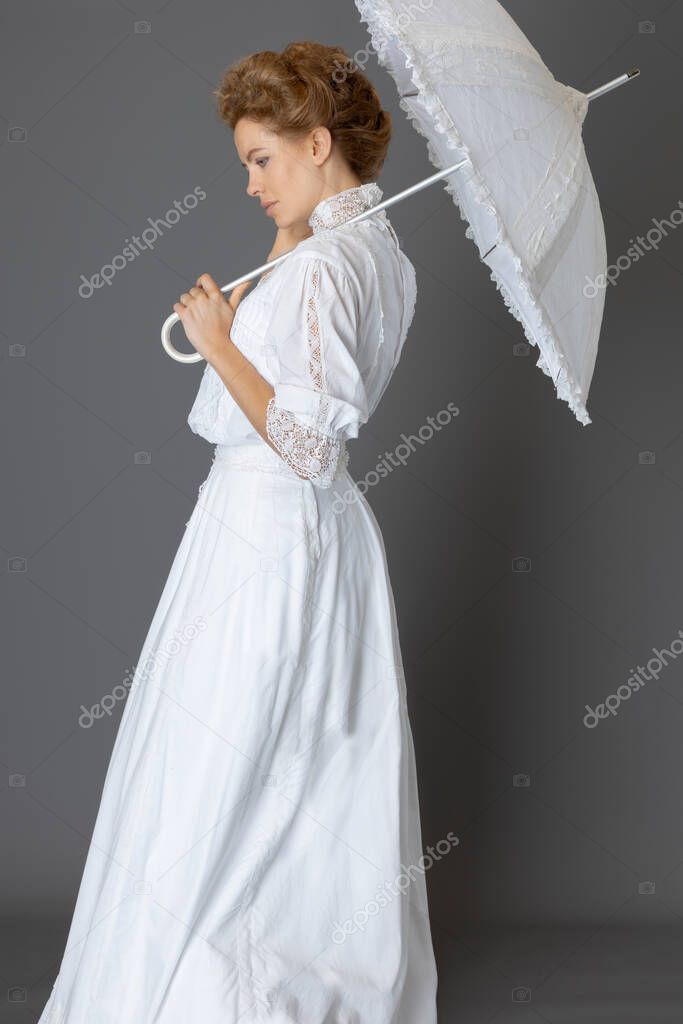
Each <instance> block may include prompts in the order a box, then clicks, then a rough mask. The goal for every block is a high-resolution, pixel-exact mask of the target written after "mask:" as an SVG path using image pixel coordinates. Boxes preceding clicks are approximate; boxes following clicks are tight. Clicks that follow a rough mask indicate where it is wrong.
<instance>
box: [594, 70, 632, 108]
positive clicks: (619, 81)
mask: <svg viewBox="0 0 683 1024" xmlns="http://www.w3.org/2000/svg"><path fill="white" fill-rule="evenodd" d="M639 74H640V68H631V70H630V71H627V72H626V74H624V75H619V77H618V78H613V79H612V81H611V82H605V84H604V85H601V86H600V87H599V88H598V89H593V91H592V92H588V93H586V95H587V97H588V99H589V100H595V99H597V98H598V96H604V95H605V93H606V92H611V91H612V89H617V88H618V87H619V86H620V85H624V84H625V83H626V82H630V81H631V79H632V78H637V77H638V75H639Z"/></svg>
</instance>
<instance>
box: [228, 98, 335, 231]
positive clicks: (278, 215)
mask: <svg viewBox="0 0 683 1024" xmlns="http://www.w3.org/2000/svg"><path fill="white" fill-rule="evenodd" d="M322 132H323V135H322V136H321V132H320V130H318V129H315V130H314V131H313V132H312V133H310V134H309V135H308V136H306V137H305V138H304V139H301V140H296V141H290V140H288V139H285V138H284V137H282V136H279V135H277V134H275V132H273V131H271V130H270V129H269V128H267V127H266V126H265V125H262V124H261V123H260V122H258V121H251V120H249V119H248V118H246V117H243V118H240V120H239V121H238V122H237V124H236V125H235V130H234V133H233V135H234V142H235V146H236V148H237V153H238V155H239V159H240V163H241V164H242V165H243V166H244V167H246V169H247V172H248V174H249V181H248V183H247V193H248V194H249V195H250V196H255V197H256V198H257V199H258V200H259V201H260V202H261V204H262V205H267V204H268V203H271V204H273V205H272V206H271V207H270V212H268V209H264V211H263V212H264V214H265V215H266V216H269V217H271V218H272V219H273V221H274V222H275V224H276V225H277V226H278V228H289V227H294V226H297V225H301V224H305V223H306V222H307V221H308V218H309V217H310V215H311V213H312V211H313V208H314V207H315V206H316V204H317V203H318V202H319V201H320V197H321V195H322V193H323V191H324V189H325V184H326V181H325V175H324V173H323V171H322V168H321V166H320V162H321V157H322V159H324V158H325V156H326V155H327V154H326V152H325V148H326V147H327V151H328V152H329V143H328V141H327V139H326V138H325V135H329V132H326V130H325V129H322Z"/></svg>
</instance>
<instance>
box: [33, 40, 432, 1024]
mask: <svg viewBox="0 0 683 1024" xmlns="http://www.w3.org/2000/svg"><path fill="white" fill-rule="evenodd" d="M340 67H348V56H347V54H346V53H345V52H344V51H343V50H340V49H338V48H334V47H327V46H322V45H319V44H315V43H295V44H291V45H290V46H288V47H287V48H286V49H285V50H284V51H283V52H282V53H280V54H278V53H274V52H270V51H266V52H263V53H257V54H253V55H251V56H249V57H247V58H245V59H244V60H242V61H241V62H239V63H237V64H236V65H235V66H233V67H232V68H230V69H229V70H228V71H227V72H226V74H225V76H224V79H223V82H222V84H221V88H220V89H219V90H218V91H217V95H218V100H219V109H220V113H221V116H222V118H223V119H224V120H225V121H226V122H227V124H229V125H230V127H231V128H232V129H233V132H234V142H235V145H236V148H237V152H238V155H239V159H240V162H241V163H242V164H243V165H244V166H245V168H246V170H247V172H248V189H247V191H248V194H249V195H250V196H252V197H254V198H255V199H257V200H258V201H259V202H260V203H261V205H262V206H264V207H265V208H266V214H267V215H268V216H270V217H272V218H273V220H274V222H275V224H276V225H277V227H278V234H277V238H276V243H275V246H274V249H273V252H272V253H271V256H276V255H278V253H279V252H280V251H285V250H287V249H290V248H291V249H293V252H292V253H291V255H290V256H288V258H287V259H286V260H284V261H283V262H282V263H281V264H279V265H278V266H277V267H275V268H273V269H272V270H270V271H268V272H267V273H266V274H265V275H263V276H262V278H261V280H260V281H259V282H258V285H257V286H256V287H255V288H254V289H252V290H251V292H250V293H249V294H248V295H247V296H246V297H244V298H242V294H243V292H244V288H242V289H240V290H239V293H238V291H237V290H236V291H235V292H233V294H232V295H231V296H230V302H229V303H228V302H227V301H226V299H225V298H224V296H223V295H222V293H221V292H220V290H219V289H218V286H217V284H216V282H215V281H214V279H213V278H212V277H211V276H210V275H208V274H202V276H201V277H200V278H199V280H198V281H197V284H196V286H195V287H193V288H190V290H189V292H186V293H183V294H182V295H181V297H180V301H179V302H177V303H176V304H175V305H174V306H173V308H174V309H175V310H176V312H177V313H178V314H179V316H180V319H181V321H182V324H183V327H184V330H185V333H186V335H187V337H188V339H189V340H190V341H191V343H192V344H193V345H194V346H195V348H196V349H197V350H198V351H199V352H200V353H201V354H202V355H203V356H204V358H205V359H206V368H205V371H204V376H203V378H202V381H201V385H200V388H199V392H198V394H197V398H196V400H195V402H194V405H193V406H192V409H191V411H190V415H189V420H188V422H189V424H190V426H191V428H192V430H193V431H194V432H196V433H197V434H200V435H201V436H203V437H204V438H206V439H207V440H208V441H211V442H213V443H214V444H215V445H216V448H215V455H214V461H213V465H212V467H211V471H210V472H209V475H208V477H207V479H206V480H205V481H204V483H203V484H202V486H201V488H200V496H201V498H199V497H198V500H197V504H196V505H195V507H194V510H193V512H192V515H191V517H190V520H189V522H188V523H187V524H186V530H185V534H184V536H183V539H182V542H181V544H180V546H179V549H178V551H177V554H176V556H175V559H174V562H173V565H172V567H171V570H170V575H169V577H168V580H167V582H166V585H165V588H164V591H163V593H162V596H161V599H160V602H159V606H158V608H157V610H156V613H155V615H154V618H153V620H152V624H151V626H150V629H149V633H148V636H147V638H146V640H145V644H144V646H143V651H142V654H141V658H140V664H139V665H138V667H137V668H136V672H135V676H134V679H133V683H132V687H131V692H130V694H129V696H128V700H127V703H126V706H125V709H124V713H123V716H122V719H121V724H120V727H119V731H118V734H117V738H116V743H115V745H114V750H113V753H112V757H111V761H110V764H109V768H108V772H107V777H106V780H105V785H104V789H103V794H102V800H101V804H100V808H99V812H98V817H97V822H96V826H95V830H94V834H93V840H92V844H91V847H90V850H89V853H88V858H87V861H86V866H85V871H84V875H83V879H82V882H81V887H80V890H79V894H78V901H77V904H76V909H75V913H74V917H73V921H72V924H71V930H70V933H69V938H68V943H67V950H66V952H65V954H64V958H63V960H62V964H61V969H60V972H59V976H58V978H57V981H56V983H55V986H54V989H53V992H52V995H51V998H50V1001H49V1002H48V1004H47V1006H46V1008H45V1010H44V1012H43V1016H42V1017H41V1019H40V1022H39V1024H48V1022H49V1024H55V1022H57V1021H59V1022H62V1024H189V1022H197V1024H200V1022H201V1024H234V1022H235V1024H236V1022H238V1021H239V1022H243V1024H256V1022H259V1024H261V1022H264V1024H265V1022H268V1024H435V1021H436V1008H435V994H436V971H435V965H434V956H433V950H432V943H431V937H430V930H429V919H428V908H427V899H426V886H425V880H424V866H422V868H420V865H421V863H422V862H421V859H420V858H421V856H422V850H421V836H420V818H419V807H418V793H417V786H416V778H415V757H414V750H413V742H412V736H411V731H410V724H409V720H408V713H407V707H406V690H405V683H404V678H403V670H402V661H401V651H400V647H399V641H398V633H397V627H396V617H395V609H394V602H393V595H392V590H391V586H390V582H389V577H388V572H387V565H386V559H385V552H384V546H383V542H382V537H381V534H380V530H379V527H378V525H377V522H376V520H375V518H374V516H373V514H372V512H371V510H370V506H369V505H368V503H367V501H366V500H365V498H364V497H363V496H362V495H361V493H360V491H359V489H358V487H357V486H356V484H355V483H354V481H353V479H352V477H351V476H350V474H349V471H348V468H347V462H348V453H347V450H346V441H347V439H349V438H353V437H356V436H357V435H358V431H359V428H360V426H361V425H362V424H363V423H366V422H367V420H368V419H369V417H370V416H371V415H372V413H373V411H374V409H375V408H376V406H377V404H378V402H379V400H380V398H381V396H382V394H383V392H384V390H385V388H386V386H387V384H388V382H389V380H390V378H391V375H392V372H393V370H394V369H395V367H396V364H397V363H398V359H399V357H400V354H401V349H402V346H403V343H404V340H405V337H406V333H407V331H408V327H409V326H410V322H411V320H412V316H413V310H414V302H415V272H414V269H413V267H412V264H411V263H410V262H409V260H408V259H407V258H406V256H405V255H404V254H403V253H402V252H401V250H400V248H399V243H398V240H397V238H396V235H395V233H394V231H393V229H392V227H391V225H390V223H389V221H388V219H387V217H386V214H385V213H384V212H383V211H380V212H379V213H377V214H373V215H372V216H370V217H369V218H368V219H366V220H365V221H363V222H362V223H360V224H356V225H349V226H342V227H338V225H340V224H341V223H342V222H343V221H344V220H346V219H348V218H349V217H351V216H353V215H354V214H356V213H360V212H361V211H362V210H365V209H367V208H368V207H370V206H374V205H376V204H377V203H378V202H379V201H380V199H381V197H382V191H381V189H380V188H379V187H378V186H377V184H376V183H375V181H374V180H373V179H374V177H375V175H376V173H377V171H378V170H379V168H380V167H381V166H382V163H383V161H384V157H385V154H386V150H387V147H388V144H389V138H390V134H391V121H390V117H389V115H388V114H387V113H386V112H385V111H383V110H382V108H381V105H380V102H379V99H378V97H377V94H376V92H375V90H374V89H373V87H372V85H371V84H370V82H369V81H368V79H367V78H366V77H365V76H364V75H363V74H362V73H361V72H360V71H354V72H353V73H346V74H345V75H340V74H338V68H340ZM240 300H241V301H240Z"/></svg>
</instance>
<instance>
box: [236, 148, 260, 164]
mask: <svg viewBox="0 0 683 1024" xmlns="http://www.w3.org/2000/svg"><path fill="white" fill-rule="evenodd" d="M265 148H266V147H265V146H254V147H253V148H252V149H250V150H249V152H248V153H247V160H248V159H249V157H250V156H251V154H252V153H258V151H259V149H265ZM240 162H241V161H240ZM246 166H247V165H246V164H242V167H246Z"/></svg>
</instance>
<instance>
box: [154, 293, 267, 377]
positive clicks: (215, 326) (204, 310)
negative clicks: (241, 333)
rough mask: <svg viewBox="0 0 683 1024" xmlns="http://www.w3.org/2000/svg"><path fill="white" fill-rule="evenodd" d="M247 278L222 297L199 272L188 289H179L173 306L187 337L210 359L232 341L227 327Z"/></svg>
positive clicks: (200, 352) (209, 360)
mask: <svg viewBox="0 0 683 1024" xmlns="http://www.w3.org/2000/svg"><path fill="white" fill-rule="evenodd" d="M251 283H252V282H251V281H245V282H244V284H240V285H238V286H237V287H236V288H233V290H232V292H231V293H230V299H229V300H228V299H226V298H225V295H224V294H223V292H222V291H221V290H220V288H219V287H218V285H217V284H216V282H215V281H214V279H213V278H212V277H211V274H201V276H200V277H198V278H197V284H196V285H195V287H194V288H190V290H189V292H183V294H182V295H181V296H180V301H179V302H176V303H174V305H173V309H174V311H175V312H176V313H177V314H178V316H179V317H180V321H181V323H182V325H183V329H184V331H185V334H186V336H187V340H188V341H189V342H190V343H191V344H192V345H194V347H195V348H196V350H197V352H199V354H200V355H202V356H204V359H206V361H207V363H210V362H211V361H212V359H213V358H214V356H215V355H217V354H218V353H219V352H220V351H221V350H222V349H224V348H226V347H227V346H228V345H229V344H232V339H231V338H230V330H231V328H232V322H233V320H234V319H235V310H236V309H237V307H238V305H239V303H240V302H241V300H242V296H243V295H244V292H245V291H246V290H247V288H248V287H249V286H250V285H251Z"/></svg>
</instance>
